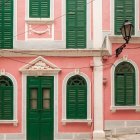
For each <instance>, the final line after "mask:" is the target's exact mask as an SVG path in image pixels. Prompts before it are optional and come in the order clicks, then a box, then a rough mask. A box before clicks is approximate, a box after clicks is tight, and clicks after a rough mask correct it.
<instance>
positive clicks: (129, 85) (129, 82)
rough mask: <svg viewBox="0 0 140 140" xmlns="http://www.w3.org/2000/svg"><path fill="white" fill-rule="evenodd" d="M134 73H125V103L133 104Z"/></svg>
mask: <svg viewBox="0 0 140 140" xmlns="http://www.w3.org/2000/svg"><path fill="white" fill-rule="evenodd" d="M134 77H135V75H134V74H126V77H125V80H126V89H125V90H126V105H135V78H134Z"/></svg>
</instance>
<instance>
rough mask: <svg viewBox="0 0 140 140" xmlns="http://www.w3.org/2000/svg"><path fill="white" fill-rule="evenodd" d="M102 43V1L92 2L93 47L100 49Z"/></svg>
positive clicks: (95, 0)
mask: <svg viewBox="0 0 140 140" xmlns="http://www.w3.org/2000/svg"><path fill="white" fill-rule="evenodd" d="M102 43H103V34H102V0H94V1H93V47H94V48H97V49H99V48H101V47H102Z"/></svg>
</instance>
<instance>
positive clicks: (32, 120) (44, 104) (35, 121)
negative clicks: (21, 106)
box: [27, 76, 54, 140]
mask: <svg viewBox="0 0 140 140" xmlns="http://www.w3.org/2000/svg"><path fill="white" fill-rule="evenodd" d="M53 83H54V79H53V77H51V76H49V77H47V76H40V77H33V76H29V77H28V78H27V140H53Z"/></svg>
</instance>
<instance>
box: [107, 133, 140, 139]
mask: <svg viewBox="0 0 140 140" xmlns="http://www.w3.org/2000/svg"><path fill="white" fill-rule="evenodd" d="M106 140H140V134H132V135H120V136H116V137H112V138H109V137H108V138H106Z"/></svg>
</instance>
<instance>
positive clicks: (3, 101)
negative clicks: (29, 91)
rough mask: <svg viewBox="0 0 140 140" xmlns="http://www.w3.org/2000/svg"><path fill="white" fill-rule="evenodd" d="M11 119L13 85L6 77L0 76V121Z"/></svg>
mask: <svg viewBox="0 0 140 140" xmlns="http://www.w3.org/2000/svg"><path fill="white" fill-rule="evenodd" d="M12 119H13V83H12V81H11V79H9V78H8V77H6V76H0V120H12Z"/></svg>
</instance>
